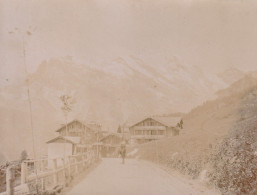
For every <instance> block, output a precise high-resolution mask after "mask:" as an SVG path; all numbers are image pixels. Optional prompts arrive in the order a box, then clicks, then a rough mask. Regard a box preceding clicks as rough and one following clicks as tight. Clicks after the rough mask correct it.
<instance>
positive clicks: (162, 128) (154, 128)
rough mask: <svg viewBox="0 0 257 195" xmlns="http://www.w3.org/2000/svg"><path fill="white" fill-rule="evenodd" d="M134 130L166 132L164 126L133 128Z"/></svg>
mask: <svg viewBox="0 0 257 195" xmlns="http://www.w3.org/2000/svg"><path fill="white" fill-rule="evenodd" d="M134 130H166V127H165V126H135V127H134Z"/></svg>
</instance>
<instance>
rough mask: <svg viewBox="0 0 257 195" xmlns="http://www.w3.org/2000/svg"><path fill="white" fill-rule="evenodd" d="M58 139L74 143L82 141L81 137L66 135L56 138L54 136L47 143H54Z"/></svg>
mask: <svg viewBox="0 0 257 195" xmlns="http://www.w3.org/2000/svg"><path fill="white" fill-rule="evenodd" d="M57 140H64V141H66V142H69V143H72V144H79V143H80V137H71V136H66V137H63V136H58V137H56V138H53V139H51V140H49V141H48V142H46V143H48V144H49V143H53V142H55V141H57Z"/></svg>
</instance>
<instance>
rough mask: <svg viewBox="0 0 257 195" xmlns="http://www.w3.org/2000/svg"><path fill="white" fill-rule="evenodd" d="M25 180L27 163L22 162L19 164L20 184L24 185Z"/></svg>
mask: <svg viewBox="0 0 257 195" xmlns="http://www.w3.org/2000/svg"><path fill="white" fill-rule="evenodd" d="M26 178H27V163H26V162H22V163H21V184H25V183H26Z"/></svg>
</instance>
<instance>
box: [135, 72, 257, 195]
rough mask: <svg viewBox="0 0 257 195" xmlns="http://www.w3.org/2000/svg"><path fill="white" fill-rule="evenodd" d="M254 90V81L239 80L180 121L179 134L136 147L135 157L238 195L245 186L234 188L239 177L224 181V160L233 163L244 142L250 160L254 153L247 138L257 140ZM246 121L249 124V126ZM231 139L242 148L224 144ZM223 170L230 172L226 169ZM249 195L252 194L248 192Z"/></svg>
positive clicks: (256, 149) (255, 94)
mask: <svg viewBox="0 0 257 195" xmlns="http://www.w3.org/2000/svg"><path fill="white" fill-rule="evenodd" d="M248 83H252V85H248ZM254 83H255V84H254ZM236 86H238V87H237V89H238V90H233V89H235V88H236ZM242 86H244V87H242ZM240 87H241V88H240ZM256 87H257V80H256V79H255V78H252V77H249V76H247V77H244V78H242V79H241V80H239V81H237V82H236V83H234V84H232V85H231V87H229V88H227V89H226V90H224V91H226V92H227V93H226V95H224V96H222V97H219V98H218V99H216V100H213V101H208V102H206V103H204V104H203V105H201V106H198V107H197V108H195V109H193V110H192V111H191V112H189V113H188V114H186V115H185V116H184V117H183V120H184V129H182V130H181V133H180V135H179V136H175V137H171V138H168V139H164V140H159V141H156V142H150V143H147V144H144V145H140V146H138V147H137V149H138V152H137V153H136V154H135V156H137V157H139V158H142V159H147V160H150V161H154V162H157V163H160V164H162V165H164V166H166V167H168V168H173V169H176V170H179V171H180V172H182V173H183V174H188V175H191V176H192V177H193V178H197V177H200V178H201V179H204V178H206V177H207V176H209V178H211V180H210V181H211V182H212V184H215V185H217V186H218V187H219V188H221V189H222V190H223V192H224V193H225V192H228V191H232V192H235V191H236V192H238V190H239V192H240V190H241V189H244V188H246V187H245V184H240V185H243V186H241V187H240V189H239V187H238V186H237V188H236V185H237V184H238V183H239V182H238V181H240V182H242V180H246V178H245V177H242V178H243V179H241V180H236V179H234V178H233V177H234V175H231V177H230V178H226V179H224V174H225V173H224V167H226V166H227V164H226V163H225V161H227V159H232V158H234V156H233V155H236V154H237V155H238V152H239V151H240V150H239V149H240V148H239V147H238V146H239V145H241V146H243V145H247V143H245V141H249V143H248V146H249V144H250V147H251V148H252V150H251V152H250V153H249V155H250V156H253V155H254V151H257V146H256V139H253V138H250V137H251V136H255V138H256V137H257V136H256V113H257V102H256V99H257V89H256ZM240 89H241V90H240ZM248 121H251V124H250V123H249V122H248ZM249 129H251V133H249ZM233 137H236V138H237V141H238V143H241V144H239V145H237V146H235V145H233V143H234V142H233V143H231V142H229V143H227V144H225V143H226V142H227V140H230V138H233ZM226 146H227V147H228V148H226ZM243 148H244V147H243ZM224 151H229V152H230V155H229V156H228V157H226V158H224V157H223V159H222V157H221V155H220V154H222V155H223V156H226V152H224ZM232 151H233V152H232ZM224 153H225V154H224ZM246 156H247V155H246ZM218 157H219V158H218ZM249 158H250V157H249ZM251 158H252V157H251ZM224 159H226V160H224ZM255 159H256V157H255ZM243 162H244V161H243V160H242V161H241V164H240V166H239V167H241V168H242V167H243V166H244V167H245V166H248V165H249V162H247V163H248V164H246V163H245V164H244V163H243ZM251 163H253V161H251V162H250V164H251ZM217 164H218V165H219V166H218V165H217ZM249 166H250V165H249ZM214 167H215V168H214ZM226 169H227V170H229V168H228V167H227V168H226ZM251 169H252V167H251V168H250V170H251ZM253 169H254V170H251V171H250V173H249V169H247V171H248V174H253V173H254V172H253V171H255V170H256V166H255V167H254V168H253ZM215 170H216V171H215ZM230 171H233V170H230ZM242 175H244V174H242ZM255 176H256V172H255ZM231 179H232V180H231ZM233 179H234V180H233ZM230 180H231V182H233V181H234V182H235V183H233V184H231V183H230V184H229V188H228V186H226V187H225V186H224V182H225V181H226V182H228V181H230ZM244 182H245V181H244ZM254 184H255V183H252V184H250V186H251V187H248V189H250V190H252V188H253V185H254ZM247 185H248V184H247ZM255 185H256V184H255ZM244 190H245V189H244ZM241 192H242V191H241ZM244 192H247V191H244ZM248 192H252V191H249V190H248Z"/></svg>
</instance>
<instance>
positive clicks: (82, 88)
mask: <svg viewBox="0 0 257 195" xmlns="http://www.w3.org/2000/svg"><path fill="white" fill-rule="evenodd" d="M103 64H104V65H103ZM237 76H238V74H237V72H236V74H235V75H234V79H236V78H237ZM231 77H233V75H232V76H231ZM28 79H29V81H30V92H31V100H32V113H33V122H34V129H35V132H36V135H35V136H36V137H37V138H36V140H37V143H38V144H37V145H38V148H43V147H42V145H43V144H44V143H45V141H46V140H47V139H49V138H51V137H53V136H54V130H55V128H57V127H58V126H60V124H63V123H64V117H63V113H62V112H61V110H60V107H61V102H60V100H59V97H60V96H61V95H62V94H64V93H65V94H66V93H68V94H70V95H72V96H73V97H74V98H75V99H76V104H75V105H74V108H73V111H72V113H71V114H70V116H69V119H70V120H71V119H73V118H79V119H83V120H88V121H92V120H93V121H97V122H99V123H101V124H102V125H103V128H104V129H105V130H116V129H117V127H118V125H119V124H121V123H124V122H126V121H128V120H130V118H131V116H132V117H133V118H141V117H142V116H146V115H162V114H167V113H174V112H178V111H182V112H185V111H188V110H189V109H190V108H192V106H195V105H198V104H200V103H201V102H203V101H205V100H206V99H208V98H209V97H211V96H212V95H213V93H214V92H215V91H217V90H218V89H221V88H224V87H226V86H227V85H228V84H227V83H226V82H224V81H223V80H222V79H221V77H220V76H219V75H216V74H214V73H213V74H212V73H210V72H206V71H205V70H203V69H201V68H200V67H197V66H189V65H184V64H182V63H181V62H180V61H179V60H178V59H177V58H176V57H172V58H169V59H167V60H166V61H165V62H163V63H162V64H161V65H156V64H151V63H146V62H145V61H144V60H142V59H140V58H138V57H135V56H125V57H118V58H116V59H113V60H112V61H108V62H106V61H99V62H95V63H93V64H91V63H86V64H79V63H75V62H74V61H73V60H72V58H71V57H65V58H59V59H50V60H48V61H44V62H42V63H41V64H40V65H39V67H38V69H37V71H36V72H35V73H33V74H31V75H29V77H28ZM189 97H190V99H189ZM27 99H28V98H27V86H26V83H25V81H22V82H19V83H16V84H12V85H6V86H3V87H1V88H0V106H1V109H0V114H1V117H0V120H1V121H0V122H1V127H0V128H1V129H0V132H1V138H0V139H1V140H0V143H1V147H0V148H1V150H4V152H5V155H6V156H8V155H7V154H6V153H9V151H10V150H12V149H11V148H12V147H11V146H12V145H20V146H21V148H19V147H17V148H16V149H15V152H13V154H16V155H17V153H18V152H20V151H21V150H23V149H28V150H29V148H30V147H29V146H31V145H32V144H31V141H32V138H31V128H30V119H29V109H28V108H29V107H28V101H27ZM20 138H22V140H21V139H20ZM23 143H24V144H23ZM25 143H26V144H25ZM42 153H43V152H42Z"/></svg>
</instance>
